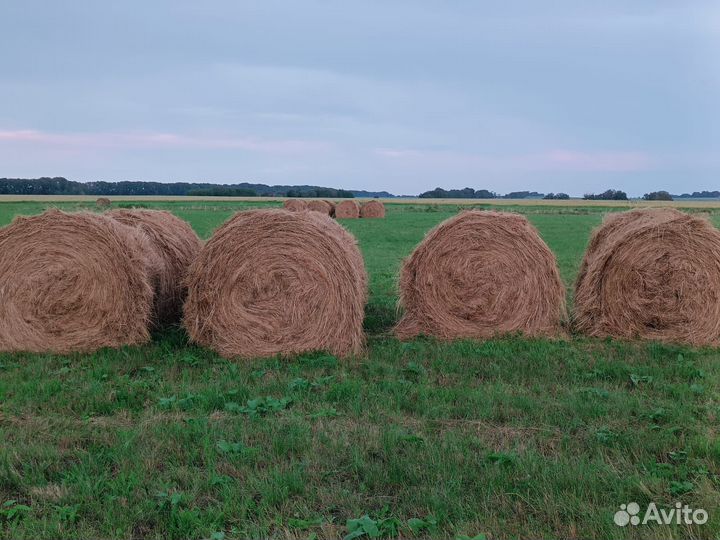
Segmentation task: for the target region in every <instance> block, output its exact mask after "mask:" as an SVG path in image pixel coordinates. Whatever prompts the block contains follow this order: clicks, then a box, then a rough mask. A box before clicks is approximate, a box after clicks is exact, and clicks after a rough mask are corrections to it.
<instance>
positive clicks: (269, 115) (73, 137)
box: [0, 0, 720, 195]
mask: <svg viewBox="0 0 720 540" xmlns="http://www.w3.org/2000/svg"><path fill="white" fill-rule="evenodd" d="M36 176H65V177H67V178H69V179H73V180H83V181H84V180H157V181H212V182H222V183H231V182H240V181H252V182H262V183H268V184H278V183H282V184H316V185H324V186H333V187H343V188H354V189H369V190H388V191H391V192H393V193H397V194H417V193H419V192H421V191H424V190H427V189H432V188H434V187H437V186H442V187H445V188H462V187H465V186H469V187H473V188H476V189H480V188H485V189H490V190H494V191H497V192H501V193H505V192H508V191H513V190H521V189H529V190H537V191H542V192H549V191H564V192H568V193H570V194H574V195H581V194H583V193H584V192H589V191H600V190H604V189H606V188H619V189H624V190H626V191H628V193H630V194H632V195H641V194H643V193H644V192H646V191H648V190H655V189H667V190H669V191H671V192H674V193H678V192H684V191H688V190H690V191H692V190H702V189H712V190H714V189H720V2H718V1H717V0H714V1H705V0H692V1H690V0H688V1H680V0H671V1H664V0H603V1H597V0H596V1H584V0H566V1H552V0H545V1H537V0H525V1H522V2H520V1H513V0H497V1H481V0H472V1H470V0H468V1H460V0H458V1H449V0H437V1H424V0H407V1H394V0H378V1H370V0H363V1H355V2H350V1H339V0H336V1H330V0H325V1H310V0H286V1H283V2H281V1H275V0H256V1H248V0H246V1H242V0H227V1H210V0H208V1H203V2H200V1H197V0H193V1H185V0H172V1H159V0H153V1H148V0H143V1H140V0H122V1H118V2H107V1H105V2H103V1H97V0H88V1H76V0H63V1H57V0H46V1H36V0H3V1H2V2H0V177H36Z"/></svg>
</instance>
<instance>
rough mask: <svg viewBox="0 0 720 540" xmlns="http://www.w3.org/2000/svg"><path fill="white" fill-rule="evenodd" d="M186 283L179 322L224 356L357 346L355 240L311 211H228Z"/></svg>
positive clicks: (360, 290) (359, 273)
mask: <svg viewBox="0 0 720 540" xmlns="http://www.w3.org/2000/svg"><path fill="white" fill-rule="evenodd" d="M188 281H189V292H188V298H187V301H186V303H185V318H184V323H185V327H186V328H187V330H188V333H189V335H190V337H191V338H192V340H193V341H195V342H197V343H200V344H202V345H205V346H207V347H210V348H212V349H214V350H216V351H217V352H218V353H220V354H221V355H222V356H224V357H243V358H255V357H269V356H275V355H291V354H295V353H301V352H304V351H313V350H326V351H329V352H331V353H333V354H335V355H338V356H347V355H352V354H358V353H360V352H361V351H362V349H363V343H364V336H363V328H362V324H363V315H364V307H365V302H366V299H367V276H366V274H365V267H364V264H363V259H362V256H361V254H360V251H359V249H358V247H357V244H356V241H355V238H354V237H353V236H352V235H351V234H350V233H348V232H347V231H346V230H345V229H344V228H343V227H342V226H340V225H339V224H337V223H336V222H335V221H333V220H332V219H331V218H330V217H328V216H325V215H322V214H320V213H319V212H288V211H285V210H251V211H246V212H239V213H237V214H235V216H234V217H233V218H231V219H230V220H229V221H227V222H226V223H225V224H224V225H223V226H222V227H220V228H219V229H218V230H217V231H216V232H215V234H214V235H213V237H212V238H211V239H210V240H209V241H208V242H207V244H206V245H205V247H204V248H203V250H202V252H201V253H200V255H199V256H198V258H197V259H196V261H195V263H194V264H193V265H192V267H191V269H190V273H189V280H188Z"/></svg>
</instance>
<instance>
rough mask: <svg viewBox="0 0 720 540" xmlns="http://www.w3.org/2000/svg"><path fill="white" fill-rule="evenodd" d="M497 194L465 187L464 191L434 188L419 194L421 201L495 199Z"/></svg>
mask: <svg viewBox="0 0 720 540" xmlns="http://www.w3.org/2000/svg"><path fill="white" fill-rule="evenodd" d="M496 197H497V194H496V193H494V192H492V191H488V190H487V189H478V190H475V189H473V188H469V187H466V188H464V189H442V188H435V189H433V190H431V191H426V192H424V193H421V194H420V198H421V199H495V198H496Z"/></svg>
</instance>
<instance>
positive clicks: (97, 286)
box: [0, 210, 158, 353]
mask: <svg viewBox="0 0 720 540" xmlns="http://www.w3.org/2000/svg"><path fill="white" fill-rule="evenodd" d="M149 244H150V240H149V239H148V238H147V236H146V235H145V233H143V232H142V231H139V230H136V229H133V228H132V227H128V226H126V225H123V224H121V223H118V222H117V221H115V220H113V219H111V218H109V217H107V216H105V215H98V214H94V213H91V212H79V213H75V214H67V213H64V212H60V211H58V210H50V211H47V212H45V213H44V214H42V215H40V216H33V217H27V218H16V219H15V220H14V221H13V222H12V223H11V224H10V225H8V226H7V227H5V228H3V229H0V350H2V351H28V352H55V353H70V352H76V351H79V352H90V351H94V350H97V349H100V348H102V347H119V346H121V345H134V344H139V343H145V342H147V341H148V340H149V339H150V332H149V323H150V317H151V314H152V306H153V288H152V282H153V279H154V273H155V272H156V271H157V264H158V261H157V259H155V258H154V257H153V256H152V247H151V246H150V245H149Z"/></svg>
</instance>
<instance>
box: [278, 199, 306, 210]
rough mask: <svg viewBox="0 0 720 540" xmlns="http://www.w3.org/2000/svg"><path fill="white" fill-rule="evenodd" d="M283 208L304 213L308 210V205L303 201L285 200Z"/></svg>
mask: <svg viewBox="0 0 720 540" xmlns="http://www.w3.org/2000/svg"><path fill="white" fill-rule="evenodd" d="M283 207H284V208H285V210H290V211H291V212H302V211H303V210H307V209H308V204H307V203H306V202H305V201H303V200H302V199H285V202H284V203H283Z"/></svg>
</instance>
